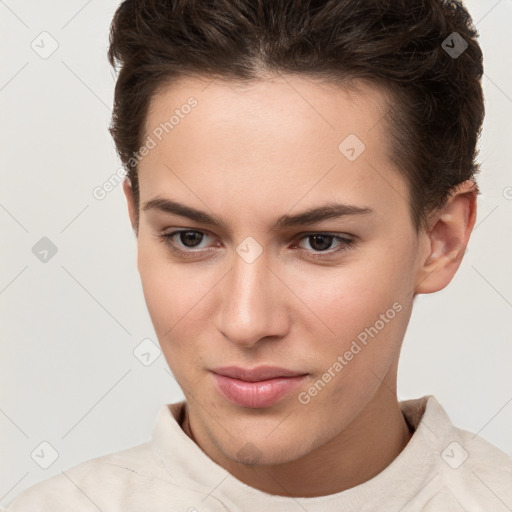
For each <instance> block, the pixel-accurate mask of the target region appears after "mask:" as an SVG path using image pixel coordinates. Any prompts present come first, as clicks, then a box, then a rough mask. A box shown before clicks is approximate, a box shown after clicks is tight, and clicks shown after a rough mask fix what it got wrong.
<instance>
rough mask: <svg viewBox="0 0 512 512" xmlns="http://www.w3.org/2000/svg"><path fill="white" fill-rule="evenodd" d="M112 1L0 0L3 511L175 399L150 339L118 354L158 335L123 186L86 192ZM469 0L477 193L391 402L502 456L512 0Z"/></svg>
mask: <svg viewBox="0 0 512 512" xmlns="http://www.w3.org/2000/svg"><path fill="white" fill-rule="evenodd" d="M117 4H118V2H117V1H113V0H108V1H106V0H102V1H99V0H89V1H83V0H80V1H79V0H73V1H70V0H67V1H63V0H60V1H52V2H51V3H50V2H40V1H35V0H31V1H16V0H6V1H0V38H1V41H0V46H1V48H2V65H1V68H0V112H1V121H0V130H1V133H0V140H1V141H2V146H1V151H0V159H1V160H0V169H1V172H2V186H1V188H0V221H1V226H2V236H1V238H0V243H1V248H0V250H1V254H2V265H1V275H0V307H1V314H2V321H1V324H0V325H1V329H2V332H1V334H2V338H1V339H2V347H1V350H2V357H1V361H0V365H1V366H0V379H1V381H0V390H1V394H0V431H1V433H2V436H1V446H0V450H1V453H2V464H1V465H0V504H4V505H5V504H6V503H8V502H9V501H10V500H11V499H12V498H14V496H15V495H16V494H18V493H19V492H21V491H22V490H23V489H25V488H27V487H28V486H30V485H32V484H34V483H36V482H38V481H40V480H44V479H47V478H49V477H50V476H52V475H54V474H57V473H59V472H60V471H63V470H66V469H67V468H69V467H71V466H74V465H76V464H78V463H80V462H82V461H84V460H88V459H90V458H93V457H96V456H100V455H103V454H105V453H109V452H113V451H117V450H121V449H124V448H128V447H130V446H133V445H136V444H139V443H141V442H144V441H147V440H149V438H150V435H151V429H152V427H153V423H154V421H155V418H156V414H157V412H158V409H159V407H160V406H161V405H162V404H164V403H171V402H174V401H178V400H181V399H182V398H183V395H182V393H181V390H180V389H179V387H178V385H177V384H176V382H175V381H174V379H173V377H172V375H171V374H170V372H169V370H168V368H167V365H166V363H165V360H164V358H163V356H162V355H160V356H159V357H157V358H156V359H155V360H153V358H154V357H155V356H157V355H158V351H156V349H153V352H152V354H153V355H152V356H151V358H150V362H151V364H150V365H148V366H146V365H145V364H143V362H141V361H140V360H139V359H138V358H137V357H135V355H134V353H133V351H134V349H135V348H136V347H137V346H138V345H139V344H140V343H141V342H142V340H145V339H149V340H152V342H153V343H157V340H156V337H155V334H154V330H153V328H152V325H151V322H150V319H149V315H148V313H147V311H146V306H145V303H144V299H143V295H142V289H141V286H140V281H139V276H138V274H137V269H136V244H135V238H134V235H133V233H132V231H131V228H130V225H129V221H128V216H127V212H126V205H125V201H124V196H123V194H122V189H121V186H118V187H116V188H115V189H114V190H113V191H111V192H110V193H108V194H107V196H106V197H105V198H104V199H103V200H98V199H95V198H94V197H93V194H92V192H93V190H94V188H95V187H97V186H101V185H102V184H103V183H104V182H105V181H106V180H107V179H108V178H109V177H110V176H111V175H113V174H115V173H116V172H117V170H118V169H119V167H120V163H119V161H118V159H117V157H116V153H115V150H114V146H113V142H112V140H111V138H110V135H109V134H108V131H107V127H108V124H109V121H110V105H111V104H112V97H113V88H114V83H115V77H114V75H113V72H112V71H111V69H110V67H109V65H108V63H107V58H106V50H107V45H108V28H109V24H110V21H111V18H112V15H113V12H114V10H115V8H116V6H117ZM467 6H468V8H469V10H470V12H471V13H472V15H473V18H474V20H475V22H476V23H477V28H478V30H479V31H480V34H481V39H480V41H481V44H482V46H483V50H484V54H485V77H484V80H483V85H484V90H485V94H486V108H487V116H486V121H485V125H484V131H483V135H482V139H481V154H480V155H481V156H480V160H481V161H483V172H482V176H481V178H480V186H481V189H482V191H483V193H482V195H481V196H480V198H479V212H478V219H477V227H476V229H475V231H474V233H473V235H472V238H471V241H470V244H469V247H468V251H467V253H466V256H465V259H464V261H463V263H462V266H461V268H460V270H459V271H458V273H457V275H456V277H455V278H454V280H453V281H452V283H451V285H450V286H449V287H448V288H447V289H445V290H443V291H441V292H439V293H437V294H433V295H427V296H420V297H419V298H418V299H417V302H416V309H415V311H414V313H413V317H412V319H411V323H410V326H409V330H408V333H407V336H406V340H405V343H404V348H403V352H402V356H401V366H400V370H399V398H400V399H406V398H416V397H419V396H422V395H425V394H433V395H435V396H436V397H437V399H438V400H439V401H440V402H441V404H442V405H443V406H444V407H445V409H446V411H447V412H448V414H449V415H450V417H451V419H452V421H453V422H454V423H455V424H456V425H457V426H459V427H460V428H463V429H465V430H469V431H471V432H475V433H476V432H478V433H479V435H481V436H482V437H483V438H484V439H487V440H488V441H490V442H491V443H493V444H495V445H496V446H498V447H499V448H501V449H502V450H504V451H505V452H506V453H508V454H512V428H511V426H512V381H511V377H510V368H511V363H512V345H511V343H510V341H511V334H512V323H511V317H512V315H511V313H512V309H511V308H512V272H511V271H510V261H512V243H511V237H510V234H511V233H512V229H511V228H512V215H511V213H512V188H511V187H512V175H511V172H510V162H511V161H512V140H511V135H510V134H511V131H512V126H511V122H510V117H511V115H512V99H511V98H512V58H511V52H510V48H512V36H511V30H510V26H511V23H512V1H510V0H501V1H495V0H490V1H482V0H478V1H476V0H473V1H471V2H467ZM43 31H47V32H48V33H49V34H50V36H40V34H41V32H43ZM42 38H45V39H43V41H41V40H42ZM33 41H34V43H33ZM53 41H56V42H57V43H58V48H57V49H56V51H55V52H54V53H53V54H52V55H50V56H47V55H44V54H43V56H44V57H47V58H42V56H40V55H41V53H42V52H49V51H50V50H51V49H52V44H54V45H55V44H56V43H55V42H53ZM32 46H34V47H35V48H36V49H37V51H38V52H39V53H36V50H35V49H33V47H32ZM43 237H47V238H48V239H50V240H51V242H52V243H53V244H54V245H55V246H56V247H57V249H58V252H57V253H56V254H55V255H54V256H53V257H51V252H49V253H48V255H47V260H48V261H46V262H42V261H40V260H39V259H38V258H37V257H36V255H34V253H33V252H32V248H33V247H34V246H35V245H36V244H37V243H38V242H39V241H40V239H41V238H43ZM40 243H42V244H43V245H44V244H45V242H40ZM43 249H44V247H43V248H42V249H41V248H39V250H43ZM36 252H37V251H36ZM43 255H44V253H43V254H40V255H39V256H41V257H42V256H43ZM145 343H146V344H148V343H151V342H148V341H146V342H145ZM147 346H148V347H151V346H152V345H151V344H150V345H147ZM143 347H145V346H144V345H143ZM142 351H143V352H144V351H145V350H142ZM155 351H156V352H155ZM144 362H146V361H144ZM146 364H147V362H146ZM42 442H46V443H49V444H50V445H51V446H52V447H54V449H55V450H56V452H57V453H58V457H57V458H56V460H55V461H54V462H53V463H52V464H51V465H50V466H49V467H48V468H47V469H43V468H42V467H41V465H43V466H44V465H48V464H49V463H50V462H51V461H52V459H51V456H52V449H51V448H49V447H48V446H47V445H41V443H42ZM43 453H44V455H43ZM31 454H32V455H31Z"/></svg>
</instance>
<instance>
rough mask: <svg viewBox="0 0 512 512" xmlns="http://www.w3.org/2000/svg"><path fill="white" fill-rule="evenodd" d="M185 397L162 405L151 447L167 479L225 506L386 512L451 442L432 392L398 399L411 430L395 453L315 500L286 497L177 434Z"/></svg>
mask: <svg viewBox="0 0 512 512" xmlns="http://www.w3.org/2000/svg"><path fill="white" fill-rule="evenodd" d="M185 406H186V404H185V401H181V402H176V403H173V404H166V405H163V406H162V407H161V409H160V411H159V413H158V416H157V420H156V424H155V426H154V429H153V441H152V442H153V445H154V448H155V449H156V451H157V452H158V454H159V456H160V459H161V460H162V463H163V464H164V466H165V468H166V470H167V472H168V473H169V474H170V476H171V478H172V480H173V481H174V482H176V483H177V484H178V485H181V486H183V487H184V488H188V489H191V490H194V491H196V492H200V493H204V495H205V496H207V495H208V496H209V497H208V498H207V499H206V500H205V504H208V499H213V500H214V501H215V502H217V503H218V502H219V501H220V502H221V503H223V504H224V505H225V506H226V507H227V508H228V509H229V510H241V509H243V510H253V509H254V510H259V511H264V512H274V511H275V512H278V511H279V512H282V511H283V510H288V509H290V510H300V509H301V507H302V510H307V511H308V512H329V511H331V510H332V511H334V510H336V511H338V510H343V511H344V512H351V511H354V512H355V511H357V512H361V511H365V510H380V508H381V506H382V505H383V504H385V505H386V509H387V510H392V509H395V508H394V507H397V509H398V507H402V506H404V504H406V503H408V502H409V501H412V500H414V498H415V497H416V495H417V494H418V490H419V489H423V488H424V487H425V486H426V485H427V484H428V483H429V482H430V480H432V478H433V476H435V474H436V473H437V472H438V468H439V464H441V457H440V456H439V454H440V453H441V451H442V450H443V449H444V448H445V447H446V445H448V444H449V441H451V440H452V439H451V437H450V436H451V435H452V434H451V432H452V429H453V426H452V424H451V421H450V419H449V417H448V415H447V414H446V412H445V410H444V409H443V407H442V406H441V405H440V404H439V402H438V401H437V400H436V399H435V397H434V396H432V395H427V396H424V397H422V398H418V399H414V400H406V401H402V402H400V407H401V410H402V413H403V415H404V418H405V419H406V421H407V423H408V424H409V426H410V427H412V428H413V429H414V434H413V435H412V437H411V439H410V441H409V443H408V444H407V445H406V447H405V448H404V449H403V450H402V452H401V453H400V454H399V455H398V457H397V458H396V459H395V460H394V461H393V462H392V463H391V464H390V465H389V466H388V467H387V468H385V469H384V470H383V471H381V472H380V473H379V474H378V475H376V476H375V477H373V478H372V479H370V480H368V481H366V482H364V483H362V484H360V485H358V486H356V487H352V488H351V489H347V490H345V491H342V492H339V493H336V494H330V495H328V496H320V497H315V498H291V497H285V496H276V495H272V494H268V493H265V492H262V491H259V490H257V489H255V488H253V487H250V486H248V485H246V484H245V483H243V482H241V481H240V480H238V479H237V478H235V477H234V476H233V475H231V474H230V473H229V472H228V471H226V470H225V469H224V468H223V467H221V466H219V465H218V464H217V463H215V462H214V461H213V460H212V459H210V458H209V457H208V456H207V455H206V454H205V453H204V452H203V451H202V450H201V448H200V447H199V446H198V445H197V444H196V443H194V441H192V440H191V439H190V438H189V437H188V436H187V435H186V434H185V432H183V430H182V428H181V426H180V423H181V422H182V421H183V418H184V412H185Z"/></svg>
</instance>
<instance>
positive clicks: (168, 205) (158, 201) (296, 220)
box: [142, 198, 374, 231]
mask: <svg viewBox="0 0 512 512" xmlns="http://www.w3.org/2000/svg"><path fill="white" fill-rule="evenodd" d="M142 209H143V211H148V210H157V211H160V212H163V213H168V214H174V215H179V216H180V217H186V218H188V219H191V220H193V221H196V222H198V223H201V224H208V225H211V226H218V227H221V228H223V229H225V230H226V231H229V228H228V227H227V225H226V224H225V223H224V222H223V221H222V220H220V219H218V218H216V217H215V216H213V215H210V214H209V213H207V212H204V211H201V210H197V209H195V208H192V207H190V206H185V205H184V204H181V203H178V202H176V201H171V200H170V199H164V198H155V199H151V200H150V201H148V202H146V203H145V204H144V206H143V207H142ZM373 212H374V211H373V210H372V209H371V208H368V207H366V206H364V207H361V206H355V205H350V204H341V203H332V202H331V203H327V204H325V205H322V206H318V207H315V208H310V209H309V210H305V211H303V212H301V213H297V214H294V215H282V216H281V217H279V219H277V221H276V223H275V224H274V226H273V227H272V229H274V230H275V229H283V228H289V227H296V226H305V225H308V224H313V223H315V222H321V221H324V220H329V219H338V218H341V217H346V216H351V215H365V214H368V213H373Z"/></svg>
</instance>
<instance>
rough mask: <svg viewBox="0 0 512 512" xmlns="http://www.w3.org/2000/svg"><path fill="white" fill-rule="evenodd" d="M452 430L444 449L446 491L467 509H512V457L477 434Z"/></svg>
mask: <svg viewBox="0 0 512 512" xmlns="http://www.w3.org/2000/svg"><path fill="white" fill-rule="evenodd" d="M452 433H453V436H452V440H451V441H450V440H449V439H448V440H447V441H449V442H448V443H446V446H445V448H444V449H443V450H442V452H441V459H442V460H443V462H444V464H441V466H440V467H441V471H440V476H441V479H442V481H443V483H444V487H445V488H446V490H447V491H448V492H449V493H450V494H452V495H453V496H454V497H455V498H456V499H457V501H459V503H460V504H461V505H462V506H463V507H465V510H480V508H478V507H483V509H484V510H494V511H500V510H504V511H505V510H510V509H509V507H510V506H512V457H510V456H508V455H507V454H506V453H504V452H503V451H501V450H500V449H499V448H497V447H496V446H494V445H492V444H491V443H489V442H488V441H486V440H485V439H483V438H482V437H480V436H478V435H476V434H473V433H471V432H468V431H466V430H463V429H460V428H456V427H453V431H452ZM475 507H476V508H475Z"/></svg>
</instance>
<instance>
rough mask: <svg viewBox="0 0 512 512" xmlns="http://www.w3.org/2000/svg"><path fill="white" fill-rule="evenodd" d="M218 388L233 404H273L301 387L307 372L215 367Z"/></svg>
mask: <svg viewBox="0 0 512 512" xmlns="http://www.w3.org/2000/svg"><path fill="white" fill-rule="evenodd" d="M212 375H213V377H214V382H215V385H216V388H217V390H218V391H219V392H220V394H221V395H223V396H224V398H226V399H227V400H228V401H230V402H231V403H233V404H235V405H238V406H241V407H249V408H265V407H271V406H272V405H274V404H276V403H277V402H279V401H281V400H282V399H284V398H285V397H286V396H288V395H289V394H290V393H291V392H292V391H293V390H294V389H296V388H297V387H298V386H300V385H301V384H302V383H303V382H304V381H305V379H306V377H307V374H305V373H302V372H297V371H294V370H288V369H286V368H278V367H275V366H260V367H259V368H254V369H247V368H240V367H236V366H229V367H224V368H216V369H215V370H212Z"/></svg>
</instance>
